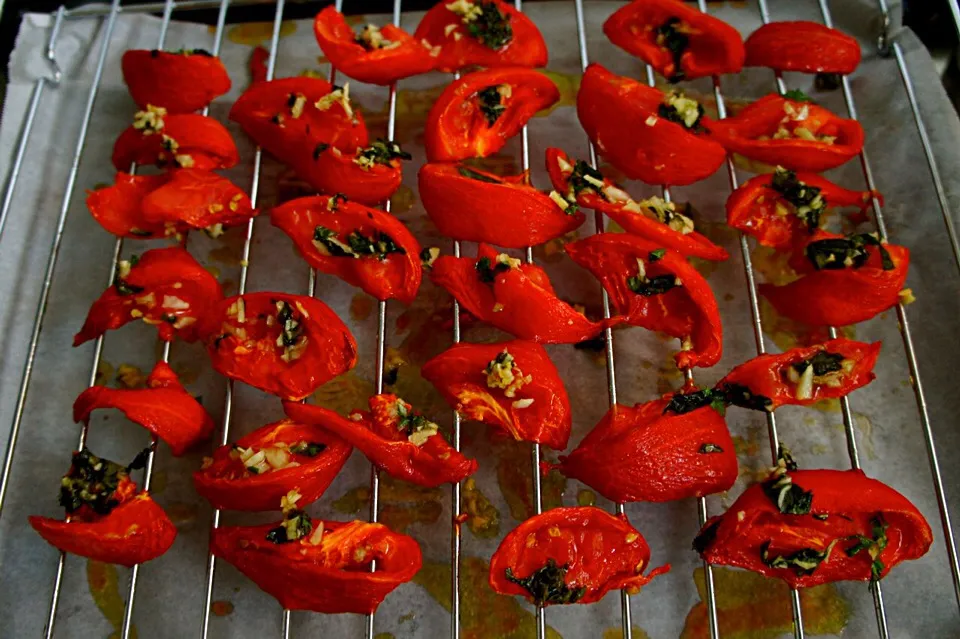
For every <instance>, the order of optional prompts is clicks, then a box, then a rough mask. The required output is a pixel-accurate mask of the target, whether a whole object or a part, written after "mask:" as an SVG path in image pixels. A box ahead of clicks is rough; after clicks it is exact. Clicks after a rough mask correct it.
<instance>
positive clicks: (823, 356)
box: [791, 351, 844, 377]
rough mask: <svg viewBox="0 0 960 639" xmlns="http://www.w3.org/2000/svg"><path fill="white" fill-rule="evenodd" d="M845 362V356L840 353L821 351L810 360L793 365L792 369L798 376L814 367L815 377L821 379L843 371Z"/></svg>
mask: <svg viewBox="0 0 960 639" xmlns="http://www.w3.org/2000/svg"><path fill="white" fill-rule="evenodd" d="M843 360H844V357H843V355H841V354H839V353H828V352H826V351H820V352H819V353H817V354H816V355H814V356H813V357H811V358H810V359H805V360H803V361H802V362H797V363H796V364H792V365H791V367H792V368H793V370H795V371H797V373H798V374H800V375H802V374H803V371H805V370H807V367H808V366H813V374H814V376H815V377H820V376H821V375H827V374H829V373H835V372H837V371H840V370H843Z"/></svg>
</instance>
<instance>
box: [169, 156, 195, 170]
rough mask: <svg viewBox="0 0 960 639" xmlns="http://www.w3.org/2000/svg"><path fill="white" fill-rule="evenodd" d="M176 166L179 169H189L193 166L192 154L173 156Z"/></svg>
mask: <svg viewBox="0 0 960 639" xmlns="http://www.w3.org/2000/svg"><path fill="white" fill-rule="evenodd" d="M173 159H174V161H176V163H177V166H179V167H180V168H181V169H190V168H193V156H192V155H177V156H175V157H174V158H173Z"/></svg>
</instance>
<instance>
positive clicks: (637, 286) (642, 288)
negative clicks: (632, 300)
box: [627, 273, 680, 297]
mask: <svg viewBox="0 0 960 639" xmlns="http://www.w3.org/2000/svg"><path fill="white" fill-rule="evenodd" d="M678 286H680V284H678V283H677V276H676V275H674V274H672V273H664V274H663V275H655V276H653V277H641V276H640V275H634V276H631V277H628V278H627V287H628V288H629V289H630V290H631V291H633V292H634V293H636V294H637V295H643V296H644V297H651V296H653V295H663V294H664V293H666V292H667V291H669V290H670V289H672V288H677V287H678Z"/></svg>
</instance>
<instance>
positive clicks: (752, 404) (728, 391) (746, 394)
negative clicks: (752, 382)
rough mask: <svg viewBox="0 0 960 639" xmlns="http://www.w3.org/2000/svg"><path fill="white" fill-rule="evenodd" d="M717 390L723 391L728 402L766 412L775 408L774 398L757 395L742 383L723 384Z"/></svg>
mask: <svg viewBox="0 0 960 639" xmlns="http://www.w3.org/2000/svg"><path fill="white" fill-rule="evenodd" d="M716 390H717V392H720V393H723V396H724V397H725V398H726V400H727V403H728V404H733V405H734V406H739V407H741V408H749V409H751V410H759V411H764V412H770V411H772V410H773V400H772V399H770V398H769V397H766V396H764V395H757V394H755V393H754V392H753V391H751V390H750V389H749V388H747V387H746V386H744V385H742V384H723V385H722V386H720V387H718V388H717V389H716Z"/></svg>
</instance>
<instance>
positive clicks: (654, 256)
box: [647, 248, 667, 262]
mask: <svg viewBox="0 0 960 639" xmlns="http://www.w3.org/2000/svg"><path fill="white" fill-rule="evenodd" d="M666 254H667V249H662V248H661V249H656V250H655V251H650V254H649V255H647V259H649V260H650V261H651V262H657V261H659V260H662V259H663V256H664V255H666Z"/></svg>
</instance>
